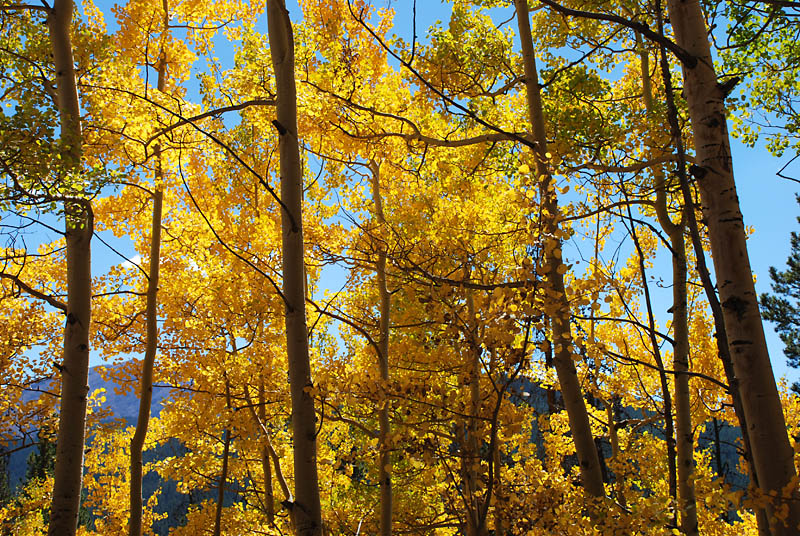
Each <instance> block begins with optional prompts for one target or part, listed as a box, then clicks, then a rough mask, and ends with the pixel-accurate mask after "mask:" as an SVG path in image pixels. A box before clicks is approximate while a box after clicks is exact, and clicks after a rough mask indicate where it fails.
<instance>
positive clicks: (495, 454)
mask: <svg viewBox="0 0 800 536" xmlns="http://www.w3.org/2000/svg"><path fill="white" fill-rule="evenodd" d="M489 374H490V375H491V377H492V378H496V377H497V376H498V374H497V352H496V350H492V354H491V359H490V361H489ZM497 396H498V397H502V396H503V392H502V391H500V392H498V393H497ZM492 464H493V465H494V475H493V476H494V496H495V506H494V536H505V533H506V528H505V519H504V517H503V509H502V506H501V505H502V504H503V501H504V499H505V496H504V493H505V491H504V490H503V487H502V476H503V475H502V473H501V467H502V460H501V458H500V441H499V440H497V439H495V441H494V447H493V448H492ZM489 499H490V498H488V497H487V499H486V500H489Z"/></svg>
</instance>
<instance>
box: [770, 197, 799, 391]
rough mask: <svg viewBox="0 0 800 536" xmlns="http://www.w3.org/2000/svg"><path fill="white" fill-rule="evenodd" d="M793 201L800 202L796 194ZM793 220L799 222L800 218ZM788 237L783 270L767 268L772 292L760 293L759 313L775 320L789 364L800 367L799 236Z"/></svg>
mask: <svg viewBox="0 0 800 536" xmlns="http://www.w3.org/2000/svg"><path fill="white" fill-rule="evenodd" d="M797 202H798V203H800V195H798V196H797ZM797 220H798V222H800V218H797ZM790 240H791V246H792V250H791V253H790V254H789V258H788V259H787V260H786V270H784V271H782V272H779V271H778V270H776V269H775V268H774V267H771V268H770V269H769V277H770V278H771V279H772V292H773V293H774V294H766V293H764V294H762V295H761V316H763V317H764V319H765V320H769V321H771V322H774V323H775V331H777V332H778V335H779V336H780V338H781V340H782V341H783V344H784V345H785V346H786V349H785V350H784V353H785V354H786V360H787V362H788V364H789V366H790V367H794V368H800V236H798V234H797V233H796V232H792V234H791V237H790ZM792 390H793V391H795V392H796V393H798V394H800V383H798V382H795V383H794V385H792Z"/></svg>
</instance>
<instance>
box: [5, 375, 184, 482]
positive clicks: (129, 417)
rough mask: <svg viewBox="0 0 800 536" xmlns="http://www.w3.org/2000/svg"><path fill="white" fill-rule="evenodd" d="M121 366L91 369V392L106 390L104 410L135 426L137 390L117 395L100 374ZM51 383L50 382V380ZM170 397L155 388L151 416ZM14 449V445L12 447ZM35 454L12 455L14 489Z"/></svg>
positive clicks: (10, 472)
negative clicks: (101, 371) (102, 371)
mask: <svg viewBox="0 0 800 536" xmlns="http://www.w3.org/2000/svg"><path fill="white" fill-rule="evenodd" d="M123 365H124V364H120V365H100V366H97V367H92V368H91V369H89V391H90V392H94V391H96V390H97V389H101V388H102V389H105V393H104V396H105V397H106V400H105V402H104V403H103V407H104V408H108V409H110V410H111V414H112V416H113V417H114V418H118V419H124V420H125V421H127V422H129V423H131V424H133V423H135V422H136V418H137V416H138V415H139V397H138V396H137V395H136V390H135V389H131V390H129V391H128V392H127V393H126V394H117V393H116V392H115V390H114V388H115V387H117V385H116V384H115V383H114V382H112V381H106V380H104V379H103V376H102V375H101V374H100V368H101V367H108V368H113V367H121V366H123ZM48 383H49V380H48ZM35 387H40V388H44V387H46V385H45V384H44V382H42V383H40V384H38V385H36V386H35ZM168 395H169V389H168V388H166V387H155V388H153V400H152V402H151V404H150V414H151V416H153V417H156V416H158V415H159V414H160V413H161V408H162V407H163V401H164V399H165V398H166V397H167V396H168ZM38 396H39V393H37V392H34V391H31V392H29V394H27V395H26V396H25V397H24V399H25V400H32V399H35V398H36V397H38ZM11 448H13V445H11ZM31 452H33V447H29V448H26V449H22V450H18V451H15V452H14V453H12V454H11V456H10V457H9V460H8V481H9V485H10V486H11V488H12V489H15V488H16V486H18V485H19V483H20V482H21V481H22V479H23V477H24V476H25V471H26V469H27V461H28V456H30V454H31Z"/></svg>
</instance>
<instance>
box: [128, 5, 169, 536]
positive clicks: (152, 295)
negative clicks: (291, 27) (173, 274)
mask: <svg viewBox="0 0 800 536" xmlns="http://www.w3.org/2000/svg"><path fill="white" fill-rule="evenodd" d="M163 7H164V15H163V18H164V30H163V31H166V28H167V22H168V10H167V4H166V0H164V1H163ZM166 70H167V60H166V56H165V52H164V50H163V49H162V51H161V55H160V57H159V60H158V82H157V88H158V90H159V91H161V92H163V91H164V88H165V86H166ZM153 154H154V156H155V160H156V181H155V182H156V191H155V192H154V193H153V223H152V233H151V237H150V271H149V272H148V273H149V275H148V279H147V305H146V306H145V307H146V311H145V318H146V323H147V325H146V336H145V337H146V338H145V353H144V361H143V362H142V376H141V379H140V381H139V414H138V417H137V419H136V430H135V431H134V433H133V438H132V439H131V462H130V483H129V489H130V496H129V500H130V509H131V511H130V521H129V524H128V535H129V536H141V534H142V510H143V504H142V470H143V468H142V451H143V450H144V442H145V439H146V437H147V429H148V426H149V424H150V404H151V403H152V401H153V365H154V363H155V359H156V348H157V346H158V267H159V261H160V257H161V211H162V208H161V207H162V201H163V198H164V194H163V193H162V192H161V190H160V189H159V188H161V182H162V180H163V178H164V173H163V170H162V168H161V145H160V144H156V146H155V147H154V149H153Z"/></svg>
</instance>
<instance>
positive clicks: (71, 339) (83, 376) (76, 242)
mask: <svg viewBox="0 0 800 536" xmlns="http://www.w3.org/2000/svg"><path fill="white" fill-rule="evenodd" d="M73 8H74V6H73V3H72V1H71V0H56V1H55V3H54V5H53V8H52V9H51V10H50V11H49V13H48V16H47V26H48V29H49V33H50V43H51V45H52V47H53V60H54V63H55V70H56V81H57V86H58V111H59V120H60V124H61V151H62V152H61V157H62V162H63V166H64V168H63V172H62V180H65V181H68V180H70V178H69V175H70V174H72V173H77V172H79V171H80V162H81V154H82V146H81V144H82V134H81V125H80V105H79V101H78V88H77V84H76V81H75V67H74V60H73V56H72V43H71V40H70V29H71V25H72V12H73ZM76 190H77V192H78V193H77V197H76V199H75V200H74V201H68V202H65V207H64V212H65V218H66V224H65V228H66V233H65V236H66V261H67V319H66V325H65V327H64V359H63V363H62V366H61V409H60V412H59V424H58V439H57V446H56V461H55V473H54V484H53V496H52V502H51V505H50V524H49V527H48V534H49V535H50V536H72V535H74V534H75V533H76V531H77V528H78V511H79V508H80V500H81V484H82V477H83V448H84V441H85V436H86V400H87V396H88V393H89V386H88V377H89V325H90V323H91V296H92V281H91V277H92V271H91V239H92V227H93V219H92V211H91V206H90V204H89V202H88V201H85V200H83V199H81V198H80V197H79V196H80V189H79V188H78V189H76Z"/></svg>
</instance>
